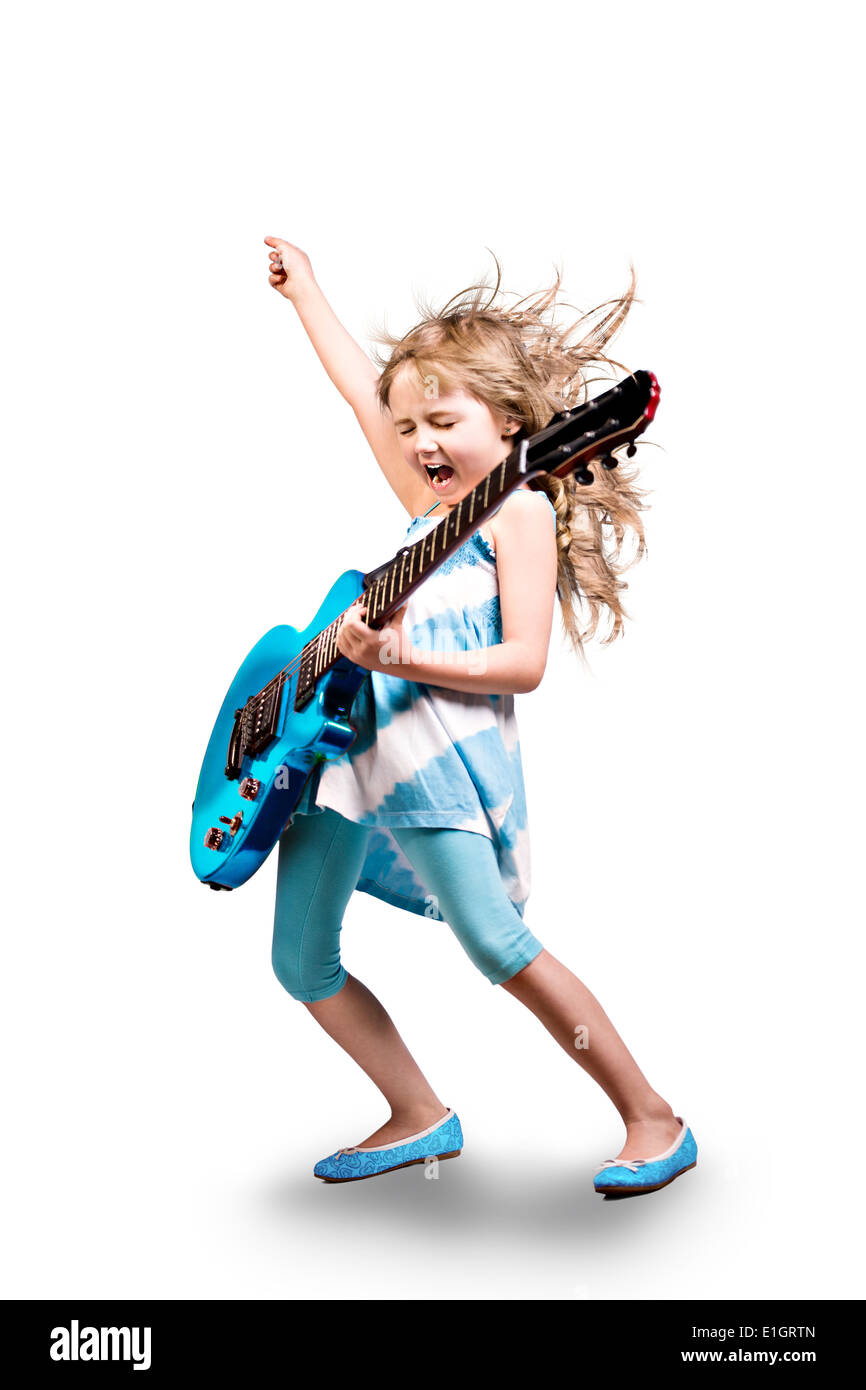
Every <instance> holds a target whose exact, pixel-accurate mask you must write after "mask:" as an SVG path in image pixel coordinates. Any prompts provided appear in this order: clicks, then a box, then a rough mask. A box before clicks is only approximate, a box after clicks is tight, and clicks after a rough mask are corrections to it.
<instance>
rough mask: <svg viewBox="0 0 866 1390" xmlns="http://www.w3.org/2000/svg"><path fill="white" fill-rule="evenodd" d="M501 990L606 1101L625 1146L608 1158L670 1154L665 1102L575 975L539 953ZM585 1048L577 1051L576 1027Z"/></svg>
mask: <svg viewBox="0 0 866 1390" xmlns="http://www.w3.org/2000/svg"><path fill="white" fill-rule="evenodd" d="M502 989H504V990H506V991H507V992H508V993H509V994H513V995H514V997H515V998H516V999H519V1000H520V1002H521V1004H525V1005H526V1007H527V1008H528V1009H530V1010H531V1011H532V1013H534V1014H535V1016H536V1017H537V1018H539V1019H540V1020H541V1022H542V1023H543V1024H544V1026H545V1028H546V1029H547V1030H548V1032H549V1033H551V1034H552V1035H553V1037H554V1038H555V1039H556V1041H557V1042H558V1043H559V1044H560V1046H561V1047H563V1048H564V1049H565V1051H566V1052H567V1053H568V1055H569V1057H571V1058H573V1060H574V1061H576V1062H578V1063H579V1064H580V1065H581V1066H582V1067H583V1069H584V1071H586V1072H588V1073H589V1075H590V1076H591V1077H592V1079H593V1081H597V1082H598V1084H599V1086H601V1088H602V1090H603V1091H605V1092H606V1094H607V1095H608V1096H610V1098H611V1100H612V1101H613V1103H614V1105H615V1106H616V1108H617V1110H618V1111H619V1113H620V1115H621V1116H622V1119H623V1123H624V1124H625V1127H626V1141H625V1144H624V1145H623V1147H622V1149H620V1151H619V1153H618V1154H611V1157H612V1158H651V1157H652V1155H653V1154H657V1153H662V1152H663V1151H664V1150H665V1149H667V1148H669V1147H670V1145H671V1144H672V1143H673V1141H674V1140H675V1139H676V1137H677V1134H678V1133H679V1125H678V1124H677V1122H676V1119H675V1117H674V1112H673V1110H672V1109H671V1107H670V1106H669V1105H668V1103H667V1101H666V1100H664V1099H663V1098H662V1096H660V1095H659V1094H658V1092H657V1091H654V1090H653V1088H652V1086H651V1085H650V1084H649V1082H648V1081H647V1079H646V1077H645V1076H644V1074H643V1072H642V1071H641V1070H640V1067H639V1066H638V1064H637V1062H636V1061H635V1060H634V1058H633V1057H632V1055H631V1053H630V1052H629V1050H628V1048H627V1047H626V1045H625V1043H624V1042H623V1040H622V1038H621V1037H620V1035H619V1033H618V1032H617V1031H616V1029H615V1028H614V1026H613V1024H612V1023H611V1021H610V1019H609V1018H608V1016H607V1014H606V1013H605V1012H604V1009H603V1008H602V1007H601V1005H600V1004H599V1002H598V1000H597V999H596V997H595V995H594V994H592V993H590V991H589V990H588V989H587V988H586V985H584V984H581V982H580V980H579V979H578V978H577V976H576V975H573V974H572V973H571V971H570V970H569V969H568V968H567V967H566V966H565V965H563V964H562V962H561V961H558V960H557V959H556V957H555V956H552V955H551V954H550V952H549V951H545V950H543V951H541V952H540V954H539V955H537V956H536V957H535V960H533V961H530V963H529V965H526V966H524V967H523V969H522V970H518V972H517V974H516V975H512V977H511V979H510V980H506V981H505V982H504V984H503V985H502ZM581 1024H582V1025H584V1026H585V1028H586V1034H585V1038H586V1043H587V1045H586V1046H583V1047H578V1046H576V1045H575V1044H576V1041H577V1040H578V1039H580V1040H583V1036H584V1035H582V1034H579V1033H578V1031H577V1030H578V1027H579V1025H581Z"/></svg>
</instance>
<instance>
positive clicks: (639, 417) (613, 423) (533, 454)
mask: <svg viewBox="0 0 866 1390" xmlns="http://www.w3.org/2000/svg"><path fill="white" fill-rule="evenodd" d="M660 396H661V389H660V387H659V384H658V381H657V379H656V377H655V376H654V375H653V373H652V372H643V371H640V372H634V373H633V375H632V376H628V377H625V378H624V380H623V381H621V382H619V383H618V384H617V385H616V386H614V387H612V388H611V390H609V391H605V392H604V393H603V394H602V395H600V396H596V397H595V398H594V399H593V400H591V401H587V403H586V404H585V405H580V406H576V407H575V409H574V410H563V411H560V412H559V414H557V415H554V417H553V419H552V420H551V421H550V423H549V424H547V425H545V427H544V429H543V430H539V431H538V432H537V433H536V434H533V435H532V436H531V437H530V438H528V439H524V440H523V441H522V442H521V443H520V444H519V445H518V446H517V447H518V448H519V450H520V452H521V455H522V457H521V460H520V465H519V467H520V472H521V473H522V474H523V475H524V476H526V477H534V476H535V475H536V474H539V473H554V474H556V476H557V477H558V478H566V477H567V476H568V474H569V473H574V475H575V477H576V478H577V481H578V482H579V483H581V484H583V486H584V487H587V486H589V484H591V483H593V482H594V481H595V477H594V475H593V474H592V473H591V472H590V470H589V467H588V465H589V463H590V462H591V461H592V460H593V459H596V458H600V459H601V466H602V468H605V469H612V468H616V466H617V460H616V459H615V458H614V457H613V451H614V450H615V449H619V448H621V447H622V445H623V444H627V445H628V446H629V447H628V449H627V450H626V452H627V454H628V456H629V458H631V457H632V456H633V455H634V453H635V452H636V449H635V446H634V441H635V439H637V437H638V435H640V434H643V432H644V430H645V429H646V427H647V425H648V424H649V423H650V421H651V420H652V419H653V417H654V416H655V413H656V409H657V408H658V403H659V397H660Z"/></svg>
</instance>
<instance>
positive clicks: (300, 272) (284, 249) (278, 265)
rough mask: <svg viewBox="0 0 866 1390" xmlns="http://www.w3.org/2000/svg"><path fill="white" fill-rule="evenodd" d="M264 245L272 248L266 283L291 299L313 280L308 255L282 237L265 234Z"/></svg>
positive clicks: (285, 297)
mask: <svg viewBox="0 0 866 1390" xmlns="http://www.w3.org/2000/svg"><path fill="white" fill-rule="evenodd" d="M265 245H266V246H272V247H273V248H274V249H273V250H272V251H271V252H270V262H271V265H270V272H271V273H270V275H269V276H268V283H269V284H271V285H273V287H274V289H275V290H278V291H279V293H280V294H281V295H282V296H283V298H284V299H292V300H293V299H294V297H295V295H296V294H297V293H298V290H299V289H302V288H303V286H304V285H306V284H309V283H310V282H311V281H314V280H315V276H314V275H313V267H312V266H311V265H310V258H309V256H308V255H307V254H306V252H304V251H302V250H301V249H300V247H298V246H292V244H291V242H290V241H283V239H282V237H278V236H266V237H265Z"/></svg>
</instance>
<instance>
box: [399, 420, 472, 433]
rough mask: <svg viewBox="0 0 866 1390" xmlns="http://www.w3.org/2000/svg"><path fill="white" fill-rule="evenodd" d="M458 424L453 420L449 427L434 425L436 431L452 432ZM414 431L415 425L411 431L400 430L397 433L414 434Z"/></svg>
mask: <svg viewBox="0 0 866 1390" xmlns="http://www.w3.org/2000/svg"><path fill="white" fill-rule="evenodd" d="M456 424H457V421H456V420H452V421H451V422H450V424H447V425H434V426H433V428H434V430H451V429H453V428H454V426H455V425H456ZM414 429H415V426H414V425H413V426H412V429H411V430H398V431H397V433H398V434H412V433H413V432H414Z"/></svg>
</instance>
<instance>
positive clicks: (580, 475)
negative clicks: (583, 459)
mask: <svg viewBox="0 0 866 1390" xmlns="http://www.w3.org/2000/svg"><path fill="white" fill-rule="evenodd" d="M574 476H575V478H576V479H577V481H578V482H579V483H581V484H582V486H583V487H589V485H590V483H594V482H595V478H594V477H593V475H592V474H591V473H590V471H589V469H588V468H586V467H585V466H583V465H581V467H580V468H575V470H574Z"/></svg>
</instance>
